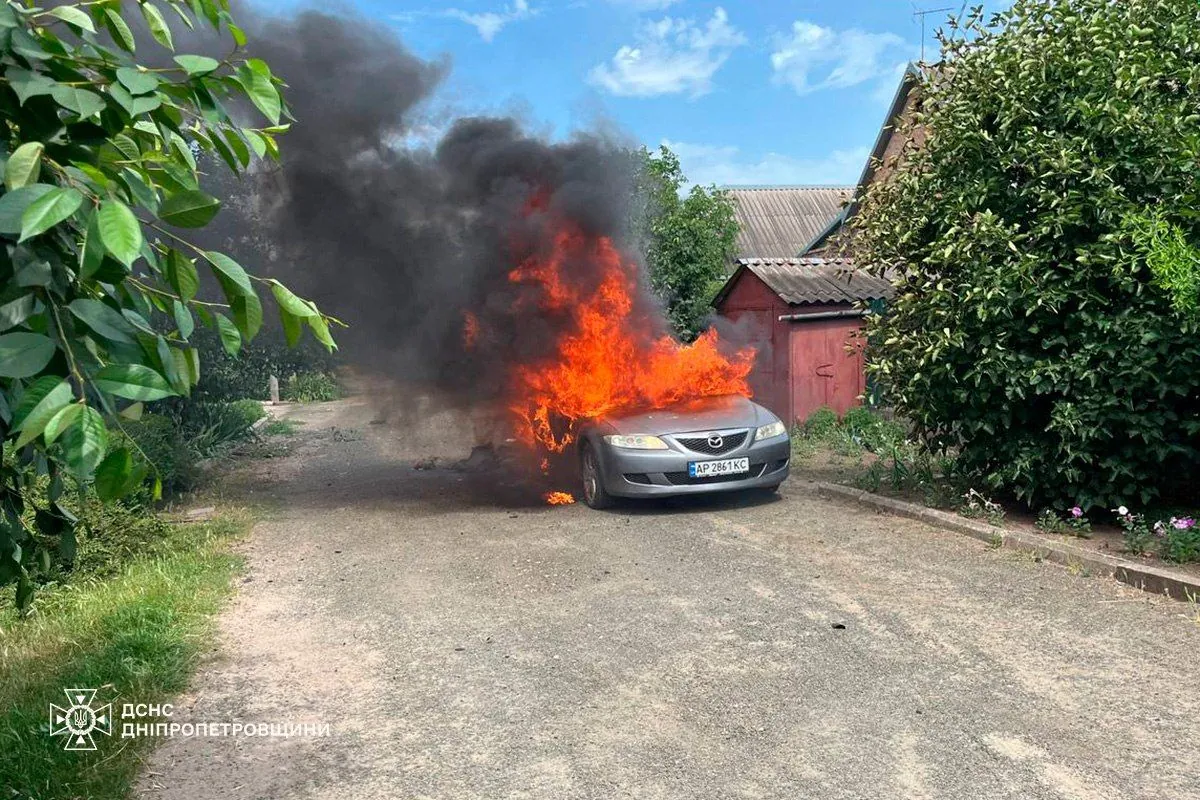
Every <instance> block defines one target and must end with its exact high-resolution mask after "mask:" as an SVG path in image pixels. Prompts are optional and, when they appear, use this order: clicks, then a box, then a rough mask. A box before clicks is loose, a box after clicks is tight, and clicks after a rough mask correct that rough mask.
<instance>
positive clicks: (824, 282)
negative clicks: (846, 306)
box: [718, 258, 892, 305]
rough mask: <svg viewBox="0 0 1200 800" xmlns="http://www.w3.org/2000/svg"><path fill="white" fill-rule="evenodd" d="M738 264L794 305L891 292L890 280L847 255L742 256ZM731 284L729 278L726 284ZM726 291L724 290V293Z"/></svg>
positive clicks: (883, 295) (870, 297) (874, 297)
mask: <svg viewBox="0 0 1200 800" xmlns="http://www.w3.org/2000/svg"><path fill="white" fill-rule="evenodd" d="M738 265H739V267H744V268H745V269H748V270H750V271H751V272H753V273H754V274H755V275H757V276H758V277H759V278H761V279H762V281H763V283H765V284H767V286H769V287H771V290H772V291H774V292H775V293H776V294H778V295H779V296H780V297H781V298H783V300H784V301H786V302H787V303H789V304H791V305H805V304H812V303H854V302H858V301H860V300H880V299H883V298H887V297H891V296H892V285H891V284H890V283H889V282H888V281H886V280H884V279H883V278H877V277H875V276H874V275H870V274H868V273H866V272H863V271H862V270H856V269H854V262H853V261H852V260H850V259H848V258H739V259H738ZM732 284H733V279H730V281H729V283H727V284H726V286H727V287H732ZM724 294H725V292H724V290H722V294H721V296H722V297H723V296H724ZM719 299H720V298H718V300H719Z"/></svg>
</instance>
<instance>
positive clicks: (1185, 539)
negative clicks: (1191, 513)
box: [1161, 517, 1200, 564]
mask: <svg viewBox="0 0 1200 800" xmlns="http://www.w3.org/2000/svg"><path fill="white" fill-rule="evenodd" d="M1161 535H1162V546H1161V553H1162V557H1163V559H1165V560H1167V561H1174V562H1176V563H1179V564H1186V563H1188V562H1189V561H1200V527H1198V526H1197V525H1196V521H1195V520H1194V519H1192V518H1191V517H1186V518H1184V519H1177V518H1174V517H1172V518H1171V520H1170V521H1169V522H1167V523H1166V524H1164V525H1163V526H1162V528H1161Z"/></svg>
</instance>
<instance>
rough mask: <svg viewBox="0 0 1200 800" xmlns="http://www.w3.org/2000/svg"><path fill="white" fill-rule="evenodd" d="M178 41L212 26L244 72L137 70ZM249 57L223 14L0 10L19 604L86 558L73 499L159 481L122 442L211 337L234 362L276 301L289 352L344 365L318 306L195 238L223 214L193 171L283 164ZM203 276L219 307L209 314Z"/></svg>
mask: <svg viewBox="0 0 1200 800" xmlns="http://www.w3.org/2000/svg"><path fill="white" fill-rule="evenodd" d="M130 14H136V15H138V16H139V17H141V19H142V21H143V22H144V23H145V27H146V30H147V31H148V38H147V40H146V41H140V40H139V38H138V37H135V36H134V34H133V33H132V32H131V27H130V24H129V22H128V21H127V18H126V17H127V15H130ZM173 25H174V26H176V27H178V26H180V25H185V26H187V27H188V28H192V27H194V26H196V25H208V26H211V27H212V28H214V29H216V30H217V31H220V32H222V33H223V34H224V35H225V36H227V37H228V38H229V39H230V40H231V41H232V45H231V48H230V49H231V52H230V54H229V55H228V56H226V57H225V58H223V59H221V60H217V59H215V58H210V57H208V56H202V55H194V54H187V53H180V54H177V55H173V56H171V58H172V59H173V60H170V61H167V62H166V63H169V64H170V66H167V67H156V68H149V67H146V66H142V65H139V64H138V63H137V62H136V61H135V58H134V54H135V52H138V51H139V48H141V50H143V51H144V50H146V49H150V50H153V51H157V53H155V55H154V58H155V59H157V60H159V61H160V62H161V61H165V60H166V59H165V58H164V57H163V56H164V55H167V56H169V55H170V53H171V52H173V51H174V40H173V34H172V26H173ZM151 39H152V40H153V41H150V40H151ZM109 42H111V44H109ZM244 45H245V36H244V34H243V33H242V31H241V30H240V29H239V28H238V27H237V25H236V24H235V23H234V21H233V19H231V17H230V15H229V13H228V3H227V2H225V0H189V2H188V4H187V5H186V6H185V5H184V4H182V3H180V2H176V1H175V0H166V1H165V2H161V3H158V4H156V3H154V2H149V0H146V1H145V2H125V3H122V2H121V0H93V2H86V3H81V4H78V5H57V6H55V7H53V8H39V7H34V6H32V5H27V6H23V5H19V4H17V3H15V2H0V63H2V65H3V66H2V69H3V73H4V80H3V82H2V83H0V115H2V116H3V119H4V122H5V133H6V136H5V138H4V141H3V142H0V160H2V161H3V176H4V187H3V194H0V238H2V240H3V247H2V248H0V447H2V449H3V452H2V458H0V582H16V584H17V600H18V604H24V603H26V602H27V601H28V598H29V596H30V594H31V591H32V587H33V583H34V581H35V579H36V577H37V574H38V573H39V571H44V570H47V569H49V566H50V562H51V559H52V558H55V557H57V558H60V559H63V560H65V561H68V562H69V561H70V560H71V559H72V557H73V552H74V542H75V539H74V527H75V523H76V519H75V517H74V516H73V515H72V513H71V511H70V509H69V507H68V506H69V504H66V503H64V491H65V490H66V489H68V488H69V487H72V486H78V487H81V488H80V490H81V491H82V490H83V488H82V487H86V486H88V485H93V484H94V488H95V491H96V492H97V493H98V494H99V495H100V496H101V497H102V498H115V497H118V496H120V495H122V494H123V493H125V492H128V491H130V490H132V489H133V488H135V487H137V486H138V485H140V484H141V483H142V481H143V480H144V479H145V478H146V477H147V476H146V467H145V466H143V464H142V462H141V460H140V459H139V458H137V457H136V456H137V454H135V453H131V452H130V451H129V450H128V449H126V448H124V447H113V448H110V447H109V428H110V426H119V425H120V419H121V418H122V417H127V418H128V417H134V416H136V415H137V414H138V413H140V409H141V404H142V403H143V402H145V401H151V400H158V399H161V398H164V397H169V396H173V395H187V394H189V393H190V391H191V389H192V387H193V386H194V385H195V384H196V382H197V380H198V377H199V374H200V369H201V365H200V363H199V358H198V356H197V350H196V349H195V348H194V347H193V346H191V344H190V343H189V338H190V337H191V336H192V333H193V331H194V329H195V326H196V320H197V319H198V320H199V321H200V322H201V323H202V324H204V325H207V326H209V327H211V328H213V329H214V330H215V331H217V332H218V334H219V335H220V338H221V340H222V342H223V343H224V346H225V347H226V349H227V350H229V351H230V352H231V353H236V352H237V351H238V349H239V348H240V347H241V344H242V342H243V341H246V340H249V339H251V338H253V337H254V335H255V334H256V333H257V332H258V330H259V328H260V327H261V325H262V322H263V308H262V303H261V301H260V299H259V296H258V293H257V291H256V288H257V287H268V288H269V289H270V291H271V293H272V294H273V295H274V297H275V300H276V302H277V305H278V308H279V313H280V315H281V318H282V323H283V328H284V330H285V331H286V332H287V336H288V339H289V340H290V341H291V342H293V343H294V342H295V341H297V340H298V339H299V337H300V335H301V332H302V329H303V328H304V327H307V328H308V329H309V330H310V331H311V332H312V333H313V335H315V337H316V338H317V339H318V340H319V341H321V342H322V343H323V344H324V345H325V346H326V347H330V348H332V347H333V340H332V339H331V338H330V334H329V323H330V321H331V320H329V318H327V317H325V316H323V315H322V314H321V313H320V312H319V311H318V310H317V309H316V307H315V306H314V305H313V304H312V303H310V302H308V301H305V300H302V299H300V298H298V297H296V296H295V295H293V294H292V293H291V292H289V291H288V290H287V289H286V288H285V287H284V286H282V285H281V284H279V283H278V282H276V281H273V280H266V279H262V278H258V277H255V276H253V275H251V274H249V273H247V272H246V270H245V269H243V268H242V266H241V265H239V264H238V263H237V262H235V261H234V260H233V259H231V258H229V257H228V256H226V255H224V254H222V253H218V252H212V251H207V250H204V249H201V248H200V247H198V246H195V245H193V244H191V243H190V242H189V241H188V239H187V238H186V237H185V236H184V235H182V234H181V233H180V229H186V228H193V229H194V228H201V227H204V226H205V225H206V224H208V222H209V221H210V220H211V219H212V218H213V216H214V215H215V214H216V213H217V212H218V210H219V208H220V205H221V204H220V201H219V200H218V199H217V198H215V197H213V196H211V195H209V194H207V193H206V192H205V191H203V189H202V188H201V186H200V180H199V177H200V173H199V171H198V170H197V166H196V158H197V154H198V153H200V152H202V151H203V152H211V153H216V154H217V155H218V156H219V157H220V158H221V159H222V160H223V161H224V162H225V163H226V164H227V165H228V166H229V168H230V169H231V170H233V171H234V172H238V171H242V170H246V169H249V168H251V165H252V164H253V163H254V162H255V161H256V160H258V159H274V158H276V157H277V156H278V149H277V144H276V140H275V137H276V135H277V134H280V133H282V132H284V131H285V130H286V129H287V127H288V125H287V123H286V122H285V121H284V120H286V119H287V116H288V115H287V110H286V106H285V104H284V102H283V100H282V98H281V96H280V93H279V87H280V86H281V83H280V81H279V79H278V78H277V77H275V76H274V75H272V74H271V71H270V68H269V67H268V66H267V64H265V63H263V62H262V61H261V60H258V59H254V58H248V57H246V56H245V54H244V52H243V50H242V48H243V46H244ZM243 106H244V110H245V113H241V110H240V109H241V107H243ZM231 107H233V108H239V113H238V114H237V115H236V119H235V115H234V114H232V113H231V112H230V110H229V109H230V108H231ZM252 115H253V116H255V117H257V120H256V123H257V124H249V123H248V124H246V125H242V124H239V122H237V121H236V120H238V119H243V118H245V119H249V118H250V117H251V116H252ZM201 271H207V272H211V274H212V277H213V278H215V281H216V283H217V284H219V286H220V288H221V290H222V294H223V299H224V302H209V301H206V300H201V299H199V298H198V297H197V292H198V290H199V287H200V281H201V277H200V276H201ZM115 438H116V437H114V439H115ZM39 481H47V482H48V490H47V491H46V493H45V494H44V499H42V500H34V499H33V498H34V497H35V496H36V497H43V495H42V494H41V493H40V492H39V493H34V492H32V491H31V489H32V487H33V486H34V485H35V484H36V483H38V482H39Z"/></svg>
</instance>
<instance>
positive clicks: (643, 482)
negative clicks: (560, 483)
mask: <svg viewBox="0 0 1200 800" xmlns="http://www.w3.org/2000/svg"><path fill="white" fill-rule="evenodd" d="M790 456H791V441H790V439H789V437H788V430H787V426H786V425H784V424H783V423H782V422H781V421H780V420H779V418H778V417H776V416H775V415H774V414H772V413H771V412H770V411H768V410H767V409H765V408H763V407H762V406H760V405H758V404H757V403H754V402H752V401H750V400H749V399H747V398H745V397H738V396H732V395H731V396H722V397H708V398H703V399H699V400H693V401H689V402H686V403H680V404H677V405H674V406H670V407H667V408H660V409H654V410H652V411H644V412H634V413H629V414H624V415H619V416H614V417H607V418H605V419H603V420H598V421H595V422H593V423H591V424H589V425H587V426H586V427H585V428H584V429H583V430H582V432H581V435H580V438H579V464H580V472H581V473H582V478H583V498H584V500H585V501H586V502H587V504H588V505H589V506H591V507H592V508H606V507H608V506H610V505H612V503H613V500H614V498H617V497H670V496H673V495H684V494H702V493H706V492H728V491H736V490H740V489H762V490H770V491H773V490H775V489H778V488H779V484H781V483H783V481H784V480H785V479H786V478H787V476H788V461H789V458H790Z"/></svg>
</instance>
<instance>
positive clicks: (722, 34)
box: [588, 8, 746, 97]
mask: <svg viewBox="0 0 1200 800" xmlns="http://www.w3.org/2000/svg"><path fill="white" fill-rule="evenodd" d="M634 38H635V43H634V44H632V45H624V46H623V47H621V49H619V50H617V53H616V55H614V56H613V57H612V60H611V61H609V62H608V63H604V64H598V65H596V66H595V67H593V68H592V70H591V72H590V73H589V75H588V79H589V81H590V82H591V83H592V84H594V85H596V86H598V87H600V88H601V89H604V90H605V91H607V92H610V93H612V94H615V95H621V96H623V97H654V96H655V95H662V94H678V93H680V92H688V93H690V94H691V95H692V96H693V97H698V96H700V95H702V94H706V93H707V92H709V91H710V90H711V89H712V77H713V75H715V74H716V72H717V70H719V69H720V68H721V66H722V65H723V64H724V63H725V61H726V60H727V59H728V58H729V55H730V53H732V52H733V50H734V48H737V47H740V46H741V45H743V44H745V43H746V37H745V36H743V35H742V33H741V31H739V30H737V29H736V28H734V27H733V26H732V25H730V24H729V17H728V15H727V14H726V13H725V9H723V8H717V10H716V11H714V12H713V15H712V19H710V20H709V21H708V22H707V23H706V24H704V25H700V24H697V23H696V22H695V21H694V20H690V19H672V18H671V17H664V18H663V19H661V20H659V21H657V22H646V23H644V24H642V26H641V27H640V28H639V29H638V31H637V33H636V35H635V37H634Z"/></svg>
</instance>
